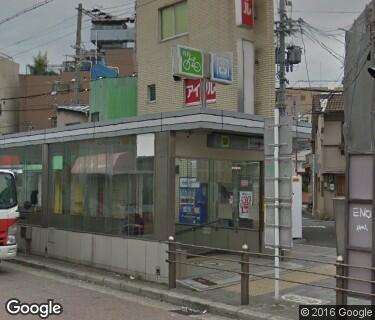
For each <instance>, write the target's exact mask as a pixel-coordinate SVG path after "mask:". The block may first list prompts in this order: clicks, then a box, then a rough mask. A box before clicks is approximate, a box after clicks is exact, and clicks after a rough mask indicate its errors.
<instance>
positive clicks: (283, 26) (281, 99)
mask: <svg viewBox="0 0 375 320" xmlns="http://www.w3.org/2000/svg"><path fill="white" fill-rule="evenodd" d="M285 2H286V0H279V16H280V21H279V23H278V26H277V30H276V32H277V37H278V48H277V49H278V51H277V60H278V61H277V62H278V65H279V69H278V77H279V90H278V92H277V104H276V106H277V108H278V109H279V111H280V112H281V114H283V113H284V111H285V91H286V82H287V80H286V70H285V69H286V59H285V51H286V47H285V37H286V33H287V25H288V17H287V14H286V10H285V5H286V3H285Z"/></svg>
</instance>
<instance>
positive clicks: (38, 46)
mask: <svg viewBox="0 0 375 320" xmlns="http://www.w3.org/2000/svg"><path fill="white" fill-rule="evenodd" d="M89 27H90V26H86V27H85V28H83V29H87V28H89ZM75 33H76V31H72V32H69V33H66V34H63V35H62V36H60V37H57V38H54V39H52V40H50V41H47V42H44V43H41V44H38V45H37V46H35V47H32V48H29V49H27V50H24V51H20V52H18V53H16V54H14V55H13V57H17V56H19V55H22V54H24V53H29V52H30V51H31V50H35V49H38V48H40V47H41V46H45V45H47V44H50V43H53V42H56V41H58V40H61V39H63V38H66V37H68V36H70V35H72V34H75Z"/></svg>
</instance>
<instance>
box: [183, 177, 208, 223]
mask: <svg viewBox="0 0 375 320" xmlns="http://www.w3.org/2000/svg"><path fill="white" fill-rule="evenodd" d="M207 191H208V187H207V183H201V182H199V181H198V180H197V178H186V177H181V178H180V204H179V209H180V212H179V223H181V224H196V225H203V224H207V220H208V214H207Z"/></svg>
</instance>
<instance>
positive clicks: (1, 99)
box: [0, 88, 90, 101]
mask: <svg viewBox="0 0 375 320" xmlns="http://www.w3.org/2000/svg"><path fill="white" fill-rule="evenodd" d="M88 91H90V89H89V88H86V89H82V90H80V92H88ZM71 92H72V91H71V90H69V91H64V92H59V93H58V94H68V93H71ZM43 96H52V97H53V96H55V95H53V94H52V93H51V92H44V93H38V94H33V95H28V96H20V97H9V98H0V101H8V100H19V99H31V98H38V97H43Z"/></svg>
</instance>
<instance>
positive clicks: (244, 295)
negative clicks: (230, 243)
mask: <svg viewBox="0 0 375 320" xmlns="http://www.w3.org/2000/svg"><path fill="white" fill-rule="evenodd" d="M242 250H243V251H246V252H243V253H241V305H248V304H249V269H250V268H249V253H248V252H247V251H248V250H249V247H248V245H247V244H244V245H243V246H242Z"/></svg>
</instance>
